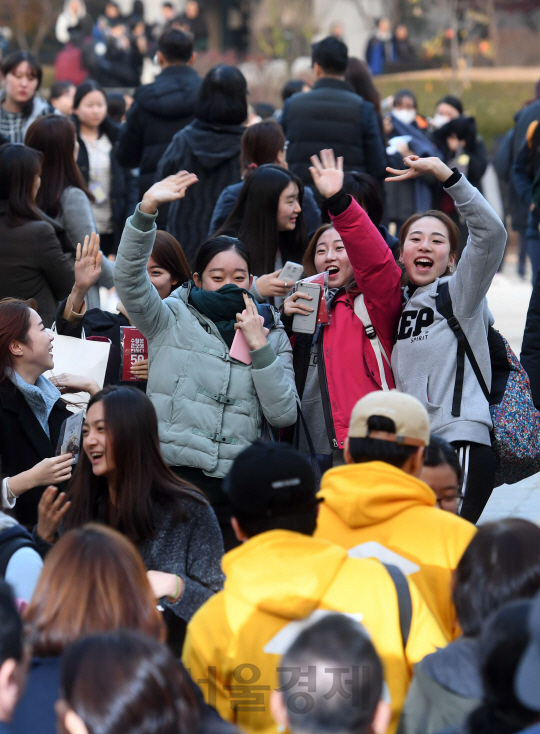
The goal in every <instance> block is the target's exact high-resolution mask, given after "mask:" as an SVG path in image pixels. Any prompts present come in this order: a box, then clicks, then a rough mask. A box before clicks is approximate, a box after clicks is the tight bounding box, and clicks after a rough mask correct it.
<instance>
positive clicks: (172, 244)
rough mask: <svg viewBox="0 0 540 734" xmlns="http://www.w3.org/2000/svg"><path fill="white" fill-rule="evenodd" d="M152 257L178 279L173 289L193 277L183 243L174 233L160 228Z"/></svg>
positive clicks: (174, 278)
mask: <svg viewBox="0 0 540 734" xmlns="http://www.w3.org/2000/svg"><path fill="white" fill-rule="evenodd" d="M152 258H153V259H154V260H155V261H156V265H158V266H159V267H160V268H163V270H166V271H167V272H168V273H170V274H171V275H172V277H173V280H175V281H176V285H175V286H173V290H174V288H176V287H177V286H179V285H182V283H185V282H186V280H189V279H190V278H191V270H190V269H189V265H188V261H187V260H186V256H185V255H184V250H183V249H182V245H181V244H180V243H179V242H178V240H177V239H175V238H174V237H173V236H172V234H169V232H165V231H164V230H163V229H158V231H157V232H156V239H155V241H154V247H153V248H152Z"/></svg>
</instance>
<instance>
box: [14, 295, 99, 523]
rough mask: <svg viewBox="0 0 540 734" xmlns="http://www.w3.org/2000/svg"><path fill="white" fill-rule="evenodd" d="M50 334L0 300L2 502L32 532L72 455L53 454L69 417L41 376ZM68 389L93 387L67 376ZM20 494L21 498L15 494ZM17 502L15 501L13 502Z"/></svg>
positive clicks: (19, 305) (25, 310)
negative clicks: (46, 494)
mask: <svg viewBox="0 0 540 734" xmlns="http://www.w3.org/2000/svg"><path fill="white" fill-rule="evenodd" d="M53 340H54V336H53V334H52V332H51V331H50V330H49V329H46V328H45V327H44V325H43V322H42V320H41V318H40V317H39V315H38V314H37V313H36V311H34V309H33V308H30V307H29V305H28V304H27V303H26V302H24V301H18V300H15V299H5V300H3V301H0V461H1V463H2V473H3V476H4V477H5V478H4V481H3V484H2V499H3V504H4V505H6V504H7V505H8V506H9V507H15V516H16V517H17V519H18V520H19V522H20V523H21V524H22V525H26V526H29V527H30V528H32V527H33V526H34V525H35V523H36V521H37V507H38V503H39V501H40V497H41V495H42V494H43V492H44V489H45V487H46V486H47V485H49V484H51V485H62V484H63V483H64V482H66V481H67V480H68V479H69V478H70V476H71V467H72V464H73V456H72V455H71V454H69V453H67V454H62V455H60V456H56V455H55V454H56V446H57V443H58V438H59V434H60V428H61V426H62V423H63V421H64V420H65V419H66V418H68V417H69V416H70V415H72V414H71V413H70V412H69V411H68V409H67V408H66V405H65V403H64V402H63V400H61V393H60V391H59V390H58V389H57V388H56V387H55V385H53V384H52V382H50V381H49V380H47V379H46V378H45V377H43V373H44V372H46V371H47V370H49V369H52V368H53V367H54V362H53V355H52V352H53V350H54V343H53ZM69 377H70V383H71V385H72V387H71V388H70V389H72V390H74V391H77V390H86V391H88V392H89V393H91V394H92V393H94V392H97V390H99V387H98V386H97V385H96V384H95V383H93V382H89V381H88V380H86V379H85V378H83V377H76V376H73V375H71V376H69ZM21 495H22V496H21ZM16 500H17V502H16Z"/></svg>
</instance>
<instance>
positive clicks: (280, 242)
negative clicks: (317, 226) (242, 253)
mask: <svg viewBox="0 0 540 734" xmlns="http://www.w3.org/2000/svg"><path fill="white" fill-rule="evenodd" d="M291 182H292V183H295V184H296V185H297V186H298V201H299V203H300V206H302V204H303V200H304V184H303V183H302V181H301V180H300V179H299V178H298V176H295V175H294V173H291V172H290V171H289V170H287V169H286V168H282V167H281V166H276V165H273V164H267V165H264V166H259V168H256V169H255V170H254V171H253V173H250V174H249V176H248V177H247V179H246V180H245V182H244V185H243V186H242V190H241V191H240V195H239V196H238V199H237V201H236V204H235V206H234V209H233V210H232V212H231V213H230V214H229V216H228V218H227V219H226V221H225V222H224V224H223V226H222V227H221V228H220V229H219V230H218V231H217V232H216V235H221V234H228V235H233V236H234V237H238V238H239V239H240V240H242V242H244V244H245V245H246V247H247V248H248V250H249V253H250V260H251V268H252V270H251V272H252V274H253V275H265V274H266V273H273V272H274V270H275V262H276V255H277V252H278V250H279V251H280V253H281V259H282V262H283V263H285V262H287V260H292V261H293V262H297V263H300V262H302V257H303V255H304V252H305V249H306V247H307V244H308V243H307V232H306V223H305V221H304V215H303V214H302V213H300V215H299V216H298V219H297V220H296V227H295V228H294V230H292V231H290V232H280V231H279V230H278V223H277V212H278V204H279V197H280V196H281V194H282V192H283V191H284V190H285V189H286V188H287V186H289V184H290V183H291Z"/></svg>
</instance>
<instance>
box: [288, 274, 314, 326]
mask: <svg viewBox="0 0 540 734" xmlns="http://www.w3.org/2000/svg"><path fill="white" fill-rule="evenodd" d="M297 291H298V293H305V294H306V295H308V296H311V297H312V299H313V300H312V301H307V300H304V299H302V300H303V302H304V303H307V304H308V305H309V306H311V308H312V309H313V311H311V312H310V313H307V314H305V315H304V314H299V313H295V314H294V318H293V324H292V328H293V331H294V332H295V333H297V334H314V333H315V329H316V328H317V316H318V313H319V299H320V297H321V286H320V285H318V284H317V283H300V284H299V286H298V288H297Z"/></svg>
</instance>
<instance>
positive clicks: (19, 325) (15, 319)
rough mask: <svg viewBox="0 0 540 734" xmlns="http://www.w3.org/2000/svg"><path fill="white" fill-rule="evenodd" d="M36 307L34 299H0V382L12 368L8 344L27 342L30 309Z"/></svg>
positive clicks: (11, 356) (11, 357)
mask: <svg viewBox="0 0 540 734" xmlns="http://www.w3.org/2000/svg"><path fill="white" fill-rule="evenodd" d="M31 308H33V309H35V308H37V304H36V302H35V301H33V300H31V301H22V300H20V299H18V298H3V299H2V300H1V301H0V382H1V381H2V380H3V379H4V378H5V377H6V376H7V373H8V370H9V369H10V368H13V355H12V354H11V352H10V350H9V345H10V344H11V343H12V342H13V341H17V342H22V343H23V344H27V343H28V330H29V329H30V309H31Z"/></svg>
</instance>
